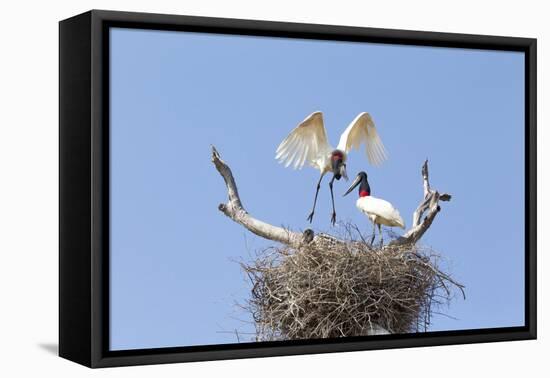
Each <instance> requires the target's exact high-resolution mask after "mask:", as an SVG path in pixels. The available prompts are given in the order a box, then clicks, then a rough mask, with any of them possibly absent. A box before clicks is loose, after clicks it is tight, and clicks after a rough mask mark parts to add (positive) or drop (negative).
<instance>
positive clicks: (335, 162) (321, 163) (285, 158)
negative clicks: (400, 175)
mask: <svg viewBox="0 0 550 378" xmlns="http://www.w3.org/2000/svg"><path fill="white" fill-rule="evenodd" d="M363 143H365V145H366V152H367V157H368V159H369V161H370V163H371V164H373V165H380V164H381V163H382V162H383V161H384V160H386V159H387V154H386V150H385V148H384V145H383V144H382V141H381V140H380V137H379V136H378V133H377V131H376V127H375V126H374V122H373V120H372V118H371V116H370V115H369V113H360V114H359V115H358V116H357V117H355V119H354V120H353V121H351V123H350V124H349V126H348V127H347V128H346V130H345V131H344V132H343V133H342V135H341V136H340V142H339V143H338V147H336V148H333V147H332V146H331V145H330V144H329V142H328V138H327V134H326V131H325V126H324V123H323V113H321V112H314V113H312V114H310V115H309V116H308V117H307V118H306V119H305V120H303V121H302V122H301V123H300V124H299V125H298V126H297V127H296V128H295V129H294V130H292V131H291V132H290V134H288V136H287V137H286V138H285V139H284V140H283V141H282V142H281V144H280V145H279V147H278V148H277V152H276V156H275V158H276V159H277V160H279V162H280V163H284V164H285V167H288V166H291V165H292V167H293V168H294V169H301V168H302V167H303V166H304V164H305V163H306V162H307V163H308V164H309V165H311V166H312V167H314V168H317V169H318V170H319V171H320V172H321V177H319V181H318V182H317V190H316V191H315V199H314V200H313V209H312V210H311V213H310V214H309V216H308V217H307V219H308V220H309V222H310V223H311V222H312V221H313V214H314V213H315V205H316V204H317V195H318V194H319V189H320V188H321V181H322V180H323V176H324V175H325V174H326V173H328V172H332V174H333V176H332V179H331V180H330V182H329V184H328V185H329V187H330V196H331V198H332V218H331V222H332V224H334V223H336V210H335V207H334V194H333V192H332V184H333V182H334V179H336V180H340V178H341V177H344V178H345V179H346V180H347V179H348V177H347V174H346V160H347V155H348V153H349V152H350V151H351V150H352V149H354V148H357V149H358V148H359V147H360V146H361V144H363Z"/></svg>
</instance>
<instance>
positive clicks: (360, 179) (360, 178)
mask: <svg viewBox="0 0 550 378" xmlns="http://www.w3.org/2000/svg"><path fill="white" fill-rule="evenodd" d="M357 185H360V186H359V196H360V197H365V196H370V185H369V181H368V179H367V173H366V172H364V171H361V172H359V173H358V174H357V176H356V177H355V180H353V182H352V183H351V186H350V187H349V188H348V190H347V191H346V192H345V193H344V196H345V195H347V194H349V193H350V192H351V191H352V190H353V189H355V187H356V186H357Z"/></svg>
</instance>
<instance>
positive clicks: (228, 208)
mask: <svg viewBox="0 0 550 378" xmlns="http://www.w3.org/2000/svg"><path fill="white" fill-rule="evenodd" d="M212 162H213V163H214V165H215V166H216V169H217V170H218V172H219V173H220V175H221V176H222V177H223V179H224V181H225V185H226V187H227V196H228V200H227V202H226V203H221V204H220V205H219V206H218V209H219V210H220V211H221V212H222V213H224V214H225V215H226V216H228V217H229V218H231V219H232V220H234V221H235V222H237V223H239V224H240V225H242V226H244V227H245V228H246V229H247V230H249V231H250V232H252V233H254V234H256V235H258V236H261V237H262V238H265V239H269V240H273V241H276V242H279V243H283V244H287V245H290V246H298V245H299V244H300V243H302V241H303V239H304V236H307V237H308V238H309V237H310V236H311V235H310V234H309V233H308V234H307V235H304V234H301V233H297V232H294V231H290V230H286V229H284V228H282V227H277V226H273V225H271V224H269V223H265V222H263V221H261V220H258V219H256V218H254V217H252V216H251V215H250V214H249V213H248V212H247V211H246V210H245V209H244V207H243V204H242V202H241V198H240V197H239V191H238V190H237V184H236V183H235V179H234V178H233V173H232V172H231V169H230V168H229V166H228V165H227V164H226V163H225V162H224V161H223V160H222V159H221V157H220V154H219V153H218V151H217V150H216V148H215V147H214V146H212Z"/></svg>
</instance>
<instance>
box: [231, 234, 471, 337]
mask: <svg viewBox="0 0 550 378" xmlns="http://www.w3.org/2000/svg"><path fill="white" fill-rule="evenodd" d="M351 227H352V226H349V227H348V231H349V229H350V228H351ZM359 236H360V234H359ZM439 263H440V257H439V256H438V255H437V254H436V253H435V252H433V251H432V250H430V249H426V248H421V247H419V246H415V245H408V246H384V247H382V246H380V247H378V248H375V247H372V246H371V245H370V244H369V243H367V242H366V241H365V240H364V238H363V237H362V236H360V237H359V239H358V240H355V239H354V238H352V237H348V238H347V239H345V242H342V239H336V238H333V237H331V236H328V235H327V236H326V237H325V238H322V237H318V240H317V241H316V242H315V243H307V244H305V243H304V244H303V245H302V246H300V247H298V248H294V247H289V246H280V247H272V248H268V249H265V250H263V251H261V252H259V253H258V254H257V256H256V257H255V258H254V259H252V261H250V262H243V263H241V266H242V268H243V269H244V271H245V272H246V274H247V275H248V277H249V279H250V281H251V284H252V291H251V297H250V299H249V300H248V302H247V304H246V306H245V307H246V308H247V309H248V310H249V311H250V312H251V313H252V315H253V318H254V321H255V325H256V339H257V341H272V340H295V339H319V338H337V337H348V336H365V335H373V334H380V333H409V332H419V331H426V330H427V328H428V326H429V324H430V317H431V315H432V313H433V311H435V310H436V309H437V307H438V306H440V305H444V304H448V302H449V301H450V299H451V298H452V297H453V296H454V293H455V292H456V290H455V289H459V290H460V291H462V294H463V295H464V291H463V286H462V285H460V284H458V283H456V282H455V281H454V280H453V279H452V278H451V277H450V276H449V275H447V274H446V273H444V272H442V271H441V270H440V268H439ZM381 330H382V331H381Z"/></svg>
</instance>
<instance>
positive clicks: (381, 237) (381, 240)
mask: <svg viewBox="0 0 550 378" xmlns="http://www.w3.org/2000/svg"><path fill="white" fill-rule="evenodd" d="M378 231H379V232H380V247H382V245H384V237H383V236H382V225H381V224H380V223H378Z"/></svg>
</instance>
